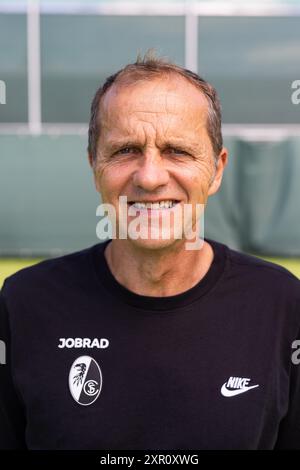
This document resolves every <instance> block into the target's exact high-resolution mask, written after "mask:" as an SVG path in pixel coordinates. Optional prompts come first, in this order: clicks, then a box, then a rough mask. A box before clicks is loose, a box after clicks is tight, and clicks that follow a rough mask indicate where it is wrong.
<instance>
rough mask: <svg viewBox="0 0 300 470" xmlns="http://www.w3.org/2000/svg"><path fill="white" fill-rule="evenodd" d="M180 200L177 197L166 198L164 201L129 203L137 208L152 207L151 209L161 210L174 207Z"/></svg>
mask: <svg viewBox="0 0 300 470" xmlns="http://www.w3.org/2000/svg"><path fill="white" fill-rule="evenodd" d="M179 202H180V201H178V200H177V199H165V200H162V201H156V202H149V201H129V202H128V205H129V206H132V207H134V208H135V209H151V210H161V209H172V208H173V207H175V206H176V205H177V204H178V203H179Z"/></svg>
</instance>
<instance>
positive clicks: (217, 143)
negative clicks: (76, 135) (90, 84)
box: [88, 49, 223, 164]
mask: <svg viewBox="0 0 300 470" xmlns="http://www.w3.org/2000/svg"><path fill="white" fill-rule="evenodd" d="M174 73H175V74H179V75H181V76H182V77H184V78H186V79H187V80H188V81H189V82H190V83H192V84H193V85H195V86H196V87H197V88H198V89H199V90H200V91H201V92H202V93H203V94H204V95H205V97H206V100H207V102H208V115H207V132H208V135H209V137H210V140H211V143H212V147H213V151H214V158H215V164H217V161H218V156H219V154H220V152H221V150H222V147H223V138H222V131H221V103H220V99H219V96H218V93H217V91H216V89H215V88H214V87H213V86H212V85H211V84H210V83H208V82H207V81H206V80H204V79H203V78H201V77H200V76H199V75H198V74H196V73H194V72H192V71H191V70H188V69H185V68H183V67H180V66H179V65H176V64H174V63H172V62H170V61H169V60H166V59H165V58H162V57H156V56H155V53H154V50H153V49H149V50H148V51H147V52H146V54H145V55H144V56H142V55H141V54H138V56H137V59H136V61H135V62H134V63H133V64H128V65H126V66H125V67H123V68H122V69H120V70H119V71H118V72H116V73H114V74H113V75H110V76H109V77H108V78H106V80H105V82H104V84H103V85H102V86H100V87H99V88H98V90H97V91H96V94H95V96H94V98H93V101H92V105H91V115H90V121H89V132H88V153H89V154H90V155H91V157H92V159H93V161H95V160H96V158H97V143H98V138H99V134H100V123H99V121H100V119H99V117H100V116H99V107H100V102H101V99H102V97H103V95H104V94H105V93H106V92H107V91H108V90H109V88H110V87H111V86H112V85H113V84H114V83H115V84H117V83H121V82H122V83H124V82H127V83H133V82H136V81H138V80H145V79H151V78H153V77H157V76H163V75H171V74H174Z"/></svg>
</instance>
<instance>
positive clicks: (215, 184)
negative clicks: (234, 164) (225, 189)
mask: <svg viewBox="0 0 300 470" xmlns="http://www.w3.org/2000/svg"><path fill="white" fill-rule="evenodd" d="M227 163H228V150H227V149H226V148H225V147H223V148H222V150H221V152H220V153H219V156H218V161H217V167H216V170H215V176H214V179H213V181H212V182H211V184H210V187H209V190H208V195H209V196H211V195H212V194H215V193H216V192H217V191H218V190H219V188H220V186H221V182H222V178H223V172H224V169H225V167H226V165H227Z"/></svg>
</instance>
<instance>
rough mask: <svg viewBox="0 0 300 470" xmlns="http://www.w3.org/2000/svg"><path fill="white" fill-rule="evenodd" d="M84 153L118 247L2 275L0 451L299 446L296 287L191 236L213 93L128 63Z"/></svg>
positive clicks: (212, 176)
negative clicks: (111, 217)
mask: <svg viewBox="0 0 300 470" xmlns="http://www.w3.org/2000/svg"><path fill="white" fill-rule="evenodd" d="M88 154H89V163H90V165H91V168H92V171H93V174H94V180H95V185H96V189H97V190H98V191H99V193H101V198H102V202H103V203H104V204H105V205H106V207H111V208H112V209H113V210H114V211H115V214H116V227H115V228H116V230H115V233H116V234H119V233H120V232H119V229H120V227H121V229H122V230H121V231H122V236H116V237H111V239H109V240H106V241H105V242H104V243H97V244H95V245H93V246H91V247H89V248H86V249H84V250H81V251H78V252H76V253H72V254H69V255H66V256H62V257H60V258H56V259H52V260H46V261H43V262H41V263H39V264H38V265H36V266H34V267H30V268H26V269H23V270H21V271H19V272H18V273H16V274H15V275H13V276H11V277H9V278H7V279H6V281H5V284H4V287H3V290H2V293H1V307H0V308H1V310H0V313H1V317H0V318H1V324H0V327H1V329H0V336H1V340H3V341H4V342H5V345H6V353H7V362H6V364H4V365H2V366H0V367H1V368H0V373H1V381H0V415H1V416H0V447H2V448H28V449H98V450H101V449H102V450H103V449H106V450H107V449H109V450H115V449H122V450H124V449H130V450H134V449H140V450H145V449H153V450H155V449H157V450H164V449H165V450H178V449H184V450H185V449H274V448H298V449H299V448H300V366H299V365H298V361H297V360H293V358H295V357H297V350H296V348H297V345H298V344H300V343H299V342H298V341H297V340H299V328H300V287H299V285H300V283H299V280H298V279H297V278H296V277H294V276H293V275H292V274H291V273H289V272H288V271H287V270H285V269H283V268H281V267H279V266H277V265H276V264H272V263H269V262H266V261H262V260H260V259H258V258H256V257H253V256H249V255H246V254H243V253H239V252H237V251H235V250H232V249H230V248H229V247H228V246H226V245H224V244H222V243H220V242H217V241H214V240H211V239H207V238H205V237H204V238H203V239H201V237H200V232H201V228H203V226H202V223H203V217H202V216H203V210H205V207H206V204H207V200H208V198H209V196H211V195H213V194H214V193H216V192H217V191H218V189H219V187H220V184H221V181H222V177H223V172H224V169H225V167H226V164H227V158H228V155H227V150H226V149H225V148H224V147H223V142H222V134H221V112H220V103H219V99H218V95H217V93H216V90H215V89H214V88H213V87H212V86H211V85H210V84H209V83H207V82H206V81H205V80H203V79H202V78H200V77H199V76H198V75H196V74H194V73H192V72H191V71H189V70H186V69H183V68H182V67H179V66H176V65H174V64H172V63H169V62H167V61H165V60H162V59H157V58H155V57H153V56H151V55H146V56H145V57H144V58H138V60H137V61H136V62H135V63H134V64H129V65H127V66H126V67H124V68H123V69H122V70H120V71H119V72H117V73H116V74H114V75H112V76H111V77H108V79H107V80H106V82H105V83H104V85H103V86H102V87H100V88H99V90H98V91H97V92H96V95H95V97H94V100H93V103H92V108H91V119H90V126H89V146H88ZM121 198H125V200H126V204H125V205H124V204H123V205H122V206H120V204H119V202H120V199H121ZM120 207H121V209H120ZM186 208H189V209H190V210H188V211H186V212H185V209H186ZM180 214H181V215H182V214H185V217H182V218H180V217H177V216H179V215H180ZM137 217H140V219H139V223H138V224H137V225H136V232H135V233H134V231H130V230H129V224H128V222H129V223H130V222H131V223H134V222H135V220H136V218H137ZM165 221H168V223H167V224H166V225H167V229H168V230H166V227H164V226H163V224H164V222H165ZM153 226H154V230H151V229H152V228H153ZM143 229H144V230H143ZM142 232H143V236H142ZM166 234H167V235H168V236H166ZM145 235H146V236H145ZM188 240H189V242H193V243H195V245H193V247H192V249H190V248H191V247H190V245H188V244H187V241H188ZM199 240H200V241H201V243H199V244H197V242H198V241H199ZM195 246H196V249H195Z"/></svg>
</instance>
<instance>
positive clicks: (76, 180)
mask: <svg viewBox="0 0 300 470" xmlns="http://www.w3.org/2000/svg"><path fill="white" fill-rule="evenodd" d="M201 3H202V2H201V1H200V0H199V2H194V3H193V4H194V5H195V4H196V5H198V7H199V8H198V10H197V8H195V9H194V17H193V18H194V19H195V18H196V22H195V21H194V22H193V21H192V22H191V21H188V20H187V19H188V15H186V14H185V13H186V12H187V10H184V8H185V7H186V4H185V3H184V2H180V1H179V0H178V1H176V0H173V2H169V5H170V7H169V9H168V10H167V12H166V10H163V9H162V5H161V2H158V1H153V2H151V5H149V2H146V3H144V2H143V1H142V0H141V1H139V2H136V3H135V5H136V6H135V7H132V6H131V7H130V8H131V9H129V8H128V9H127V6H128V4H127V3H126V2H118V5H117V3H116V2H114V1H110V2H104V1H100V2H96V1H90V2H89V1H86V2H80V1H77V2H76V1H75V2H74V1H73V2H71V1H66V2H63V1H61V2H54V3H53V2H50V1H45V0H43V1H41V2H40V7H41V8H40V16H39V19H40V25H39V32H40V37H39V41H38V46H39V48H40V55H39V58H40V64H39V65H40V68H39V70H38V72H39V73H38V77H39V80H40V86H41V92H40V95H39V98H40V114H41V122H40V123H38V124H40V128H39V126H38V128H39V130H38V131H36V130H34V129H35V128H34V126H32V122H30V107H31V106H32V100H33V101H34V99H35V98H36V96H34V95H35V93H38V92H37V91H34V93H33V97H31V98H30V99H29V95H28V85H29V81H30V78H29V75H30V74H28V71H29V70H28V58H29V49H28V48H29V47H32V45H31V46H30V45H29V43H30V44H32V37H31V41H29V42H27V39H28V37H27V33H28V28H27V3H26V2H24V1H21V0H19V1H18V0H16V1H13V0H12V1H11V2H5V1H3V0H0V80H2V81H4V82H5V84H6V104H0V256H1V257H2V258H1V260H0V285H1V283H2V282H3V279H4V278H5V277H6V276H7V275H9V274H11V273H12V272H14V271H15V270H17V269H19V268H21V267H23V266H25V265H27V264H28V263H29V264H30V263H33V262H35V260H36V259H45V258H47V257H50V256H57V255H61V254H64V253H68V252H72V251H75V250H79V249H82V248H84V247H86V246H89V245H92V244H95V243H97V242H99V240H98V239H97V237H96V223H97V218H96V207H97V205H98V204H99V202H100V201H99V197H98V194H97V193H96V191H95V189H94V183H93V178H92V174H91V171H90V168H89V166H88V161H87V154H86V146H87V122H88V118H89V108H90V102H91V99H92V97H93V94H94V92H95V91H96V89H97V88H98V86H99V85H100V84H102V83H103V81H104V79H105V78H106V77H107V76H108V75H110V74H112V73H114V72H115V71H117V70H118V69H119V68H121V67H122V66H124V65H125V64H126V63H128V62H133V61H134V60H135V58H136V55H137V53H138V52H145V51H146V50H147V49H148V48H151V47H153V48H155V49H156V51H157V53H158V55H163V56H167V57H169V58H170V59H171V60H172V61H175V62H176V63H178V64H179V65H185V66H186V67H188V66H189V65H190V64H191V63H192V64H194V65H195V66H196V68H197V71H198V73H199V74H200V75H202V76H203V77H204V78H205V79H207V80H209V81H210V82H211V83H212V84H214V85H215V86H216V88H217V90H218V92H219V94H220V97H221V102H222V111H223V123H224V124H223V133H224V140H225V145H226V146H227V148H228V150H229V164H228V166H227V168H226V171H225V175H224V179H223V183H222V188H221V190H220V191H219V193H218V194H217V195H215V196H213V197H212V198H211V199H210V200H209V203H208V207H207V211H206V214H205V235H206V236H207V237H209V238H213V239H215V240H218V241H221V242H223V243H226V244H228V245H229V246H230V247H232V248H234V249H238V250H240V251H244V252H247V253H251V254H255V255H257V256H261V257H264V258H267V259H271V260H272V261H275V262H277V263H279V264H282V265H284V266H286V267H287V268H288V269H290V270H291V271H292V272H294V273H295V274H296V275H297V276H298V277H300V217H299V216H300V209H299V201H300V184H299V180H300V130H299V129H300V126H299V117H300V104H299V105H296V104H293V102H292V100H291V95H292V92H293V89H292V83H293V82H294V81H295V80H297V79H300V71H299V57H300V10H299V8H300V5H299V3H300V2H298V1H296V0H294V1H288V2H278V1H273V2H272V1H270V0H269V1H261V2H260V3H259V6H258V7H257V8H258V10H257V11H254V10H252V13H249V8H250V9H251V8H254V7H253V5H252V4H251V5H249V4H247V2H239V1H237V0H235V1H232V2H227V3H226V2H225V3H223V7H222V6H220V4H216V7H215V8H214V3H215V2H214V1H211V2H209V6H210V11H209V12H208V11H207V10H206V13H205V11H204V9H203V8H201ZM36 4H37V2H36ZM143 4H144V5H146V6H144V7H143ZM114 5H117V7H115V6H114ZM206 5H207V2H206ZM226 5H227V6H226ZM228 5H230V8H231V9H230V8H229V6H228ZM235 7H236V9H235ZM243 8H244V11H243ZM247 8H248V10H247ZM278 8H283V9H282V10H278ZM280 12H281V13H280ZM189 15H190V13H189ZM189 28H190V29H191V30H189ZM33 42H34V39H33ZM35 45H36V44H35ZM191 55H192V61H191V60H190V59H188V58H187V57H188V56H191ZM30 100H31V101H30ZM30 102H31V104H30ZM33 124H36V123H33Z"/></svg>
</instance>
